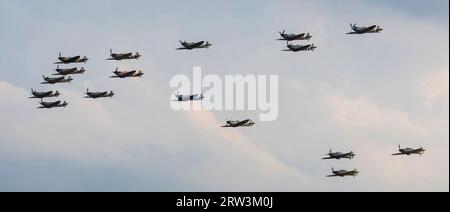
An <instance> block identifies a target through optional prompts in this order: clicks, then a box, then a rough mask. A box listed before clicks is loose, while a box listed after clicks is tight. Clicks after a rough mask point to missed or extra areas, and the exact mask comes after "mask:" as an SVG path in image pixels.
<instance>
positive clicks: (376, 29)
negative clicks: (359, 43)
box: [347, 24, 383, 35]
mask: <svg viewBox="0 0 450 212" xmlns="http://www.w3.org/2000/svg"><path fill="white" fill-rule="evenodd" d="M350 27H351V28H352V30H353V32H349V33H347V34H349V35H353V34H358V35H361V34H366V33H380V32H381V31H383V29H382V28H381V27H380V26H378V25H372V26H370V27H357V26H356V24H350Z"/></svg>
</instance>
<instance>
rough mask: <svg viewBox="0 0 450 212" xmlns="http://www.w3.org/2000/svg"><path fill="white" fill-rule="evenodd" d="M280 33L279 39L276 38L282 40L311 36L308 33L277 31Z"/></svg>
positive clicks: (305, 38)
mask: <svg viewBox="0 0 450 212" xmlns="http://www.w3.org/2000/svg"><path fill="white" fill-rule="evenodd" d="M279 33H280V35H281V37H282V38H281V39H278V40H284V41H294V40H308V41H309V40H310V39H311V38H312V36H311V34H309V33H301V34H286V31H285V30H283V32H279Z"/></svg>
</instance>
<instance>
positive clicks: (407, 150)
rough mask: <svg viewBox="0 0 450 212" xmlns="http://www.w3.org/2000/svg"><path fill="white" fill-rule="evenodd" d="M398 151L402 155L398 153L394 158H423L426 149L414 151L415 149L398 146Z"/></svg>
mask: <svg viewBox="0 0 450 212" xmlns="http://www.w3.org/2000/svg"><path fill="white" fill-rule="evenodd" d="M398 151H399V152H400V153H396V154H392V155H393V156H397V155H420V156H422V155H423V153H425V151H426V150H425V149H424V148H422V147H421V148H419V149H413V148H403V149H402V147H401V146H400V145H398Z"/></svg>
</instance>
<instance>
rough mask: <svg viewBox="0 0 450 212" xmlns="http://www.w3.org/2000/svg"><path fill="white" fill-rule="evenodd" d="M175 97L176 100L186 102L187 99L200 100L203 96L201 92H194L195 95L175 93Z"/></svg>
mask: <svg viewBox="0 0 450 212" xmlns="http://www.w3.org/2000/svg"><path fill="white" fill-rule="evenodd" d="M175 97H176V98H177V99H176V100H175V101H177V102H187V101H201V100H203V99H204V98H205V97H204V96H203V94H200V95H198V94H195V95H180V93H177V94H175Z"/></svg>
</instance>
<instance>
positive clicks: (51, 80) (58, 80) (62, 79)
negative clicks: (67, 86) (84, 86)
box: [41, 76, 73, 85]
mask: <svg viewBox="0 0 450 212" xmlns="http://www.w3.org/2000/svg"><path fill="white" fill-rule="evenodd" d="M42 77H43V78H44V82H42V83H41V84H51V85H53V84H57V83H70V82H72V80H73V79H72V77H70V76H69V77H67V78H65V77H46V76H42Z"/></svg>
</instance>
